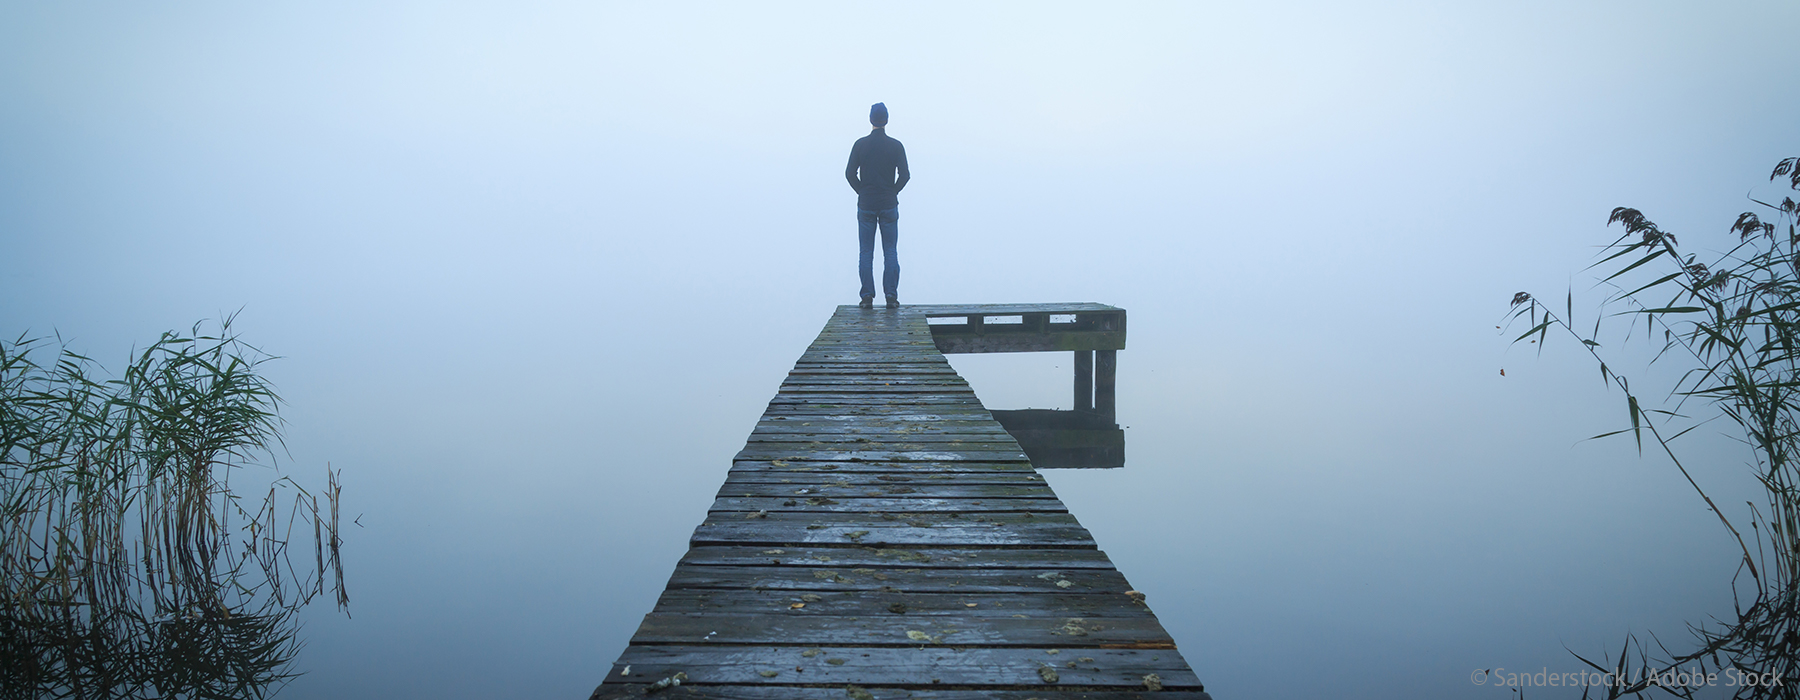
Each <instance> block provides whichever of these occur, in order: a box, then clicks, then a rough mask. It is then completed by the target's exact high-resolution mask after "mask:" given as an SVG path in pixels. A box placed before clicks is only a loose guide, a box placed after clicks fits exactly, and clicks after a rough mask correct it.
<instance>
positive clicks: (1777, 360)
mask: <svg viewBox="0 0 1800 700" xmlns="http://www.w3.org/2000/svg"><path fill="white" fill-rule="evenodd" d="M1769 179H1770V181H1773V182H1779V181H1782V180H1784V179H1785V180H1786V182H1785V183H1784V184H1785V185H1786V186H1787V188H1788V189H1790V190H1795V191H1800V159H1797V158H1789V159H1786V160H1783V161H1781V162H1780V163H1779V164H1778V165H1776V167H1775V170H1774V172H1773V173H1772V174H1771V175H1770V176H1769ZM1753 201H1756V203H1757V204H1759V205H1761V206H1762V207H1764V208H1765V212H1764V214H1765V215H1773V217H1774V219H1775V221H1763V220H1762V216H1759V215H1758V214H1757V213H1756V212H1745V213H1743V214H1742V215H1740V216H1738V218H1737V221H1736V222H1735V223H1733V224H1732V226H1731V228H1730V234H1731V236H1732V238H1730V239H1727V244H1726V246H1725V248H1726V250H1725V252H1724V253H1722V254H1720V255H1718V257H1717V258H1716V259H1714V260H1713V261H1712V262H1710V263H1704V262H1700V261H1699V260H1698V259H1697V255H1696V254H1693V253H1684V251H1683V250H1682V248H1680V246H1679V243H1678V242H1677V241H1676V238H1675V236H1674V235H1673V234H1671V233H1669V232H1667V231H1663V230H1662V229H1661V228H1659V227H1658V226H1657V225H1656V224H1655V223H1654V222H1652V221H1651V220H1650V219H1648V218H1647V217H1645V216H1644V215H1643V213H1642V212H1639V211H1638V210H1636V209H1630V208H1625V207H1620V208H1618V209H1614V210H1613V212H1612V215H1611V217H1610V218H1609V219H1608V220H1607V223H1608V225H1611V224H1615V223H1616V224H1620V225H1622V226H1623V227H1624V229H1625V232H1624V234H1623V235H1621V236H1620V237H1619V238H1618V239H1616V240H1614V241H1613V242H1612V243H1611V244H1610V245H1608V246H1607V249H1606V250H1607V254H1606V257H1604V258H1603V259H1601V260H1600V261H1599V262H1597V263H1595V264H1594V265H1593V266H1592V267H1591V268H1590V269H1599V270H1601V271H1603V272H1607V273H1608V274H1607V275H1606V277H1605V278H1604V279H1603V280H1602V281H1603V283H1605V284H1607V285H1609V286H1611V287H1612V288H1613V289H1614V290H1616V291H1615V293H1613V294H1611V295H1609V296H1608V297H1607V298H1606V300H1605V301H1604V302H1602V305H1601V306H1602V308H1601V312H1602V313H1601V314H1599V316H1598V317H1597V319H1596V321H1595V323H1594V328H1593V331H1592V333H1583V332H1582V331H1581V330H1580V329H1577V328H1576V327H1575V326H1574V325H1572V319H1573V318H1574V308H1573V294H1572V293H1571V294H1570V295H1569V296H1568V297H1567V300H1566V301H1565V302H1564V309H1563V313H1562V314H1557V313H1555V311H1554V309H1553V308H1551V307H1550V306H1548V305H1546V304H1544V303H1542V302H1541V301H1540V300H1539V299H1538V298H1536V297H1534V296H1532V295H1530V294H1528V293H1525V292H1520V293H1518V294H1517V295H1515V296H1514V297H1513V301H1512V304H1513V307H1514V308H1515V310H1514V312H1513V315H1512V318H1513V319H1514V321H1519V320H1525V321H1527V322H1529V323H1530V330H1527V331H1526V332H1525V333H1523V334H1521V335H1519V336H1518V337H1517V338H1515V339H1514V340H1513V342H1515V343H1517V342H1520V341H1524V340H1526V339H1528V338H1530V339H1535V340H1537V341H1540V342H1539V348H1540V349H1541V348H1542V347H1543V343H1542V342H1541V341H1543V340H1544V339H1545V337H1546V334H1547V333H1548V332H1549V331H1551V330H1553V329H1554V330H1556V331H1558V333H1559V334H1566V335H1568V336H1570V337H1572V338H1574V339H1575V340H1576V341H1578V342H1579V343H1580V344H1581V346H1582V347H1584V348H1586V350H1587V351H1588V352H1589V353H1591V354H1592V355H1593V357H1594V359H1595V361H1596V362H1598V363H1599V369H1600V376H1601V378H1602V380H1604V381H1606V382H1608V383H1609V384H1611V385H1612V386H1613V387H1616V388H1617V389H1619V390H1621V391H1623V392H1624V394H1625V396H1626V399H1627V403H1626V406H1627V413H1628V417H1629V419H1630V424H1631V427H1629V428H1626V429H1624V430H1620V431H1616V432H1613V433H1606V434H1603V435H1597V436H1595V437H1607V436H1610V435H1624V434H1629V435H1631V436H1633V437H1634V438H1636V440H1637V443H1638V447H1639V449H1640V450H1642V448H1643V446H1644V445H1645V443H1646V438H1648V442H1649V443H1650V444H1651V445H1652V446H1653V447H1654V448H1655V449H1658V450H1660V451H1662V452H1663V453H1665V454H1666V455H1667V456H1668V457H1669V458H1670V459H1671V460H1673V462H1674V464H1675V468H1676V469H1677V470H1679V471H1680V473H1681V475H1682V476H1683V477H1685V478H1686V479H1687V481H1688V483H1689V484H1690V485H1691V486H1692V487H1693V489H1694V491H1695V493H1697V494H1698V496H1699V498H1701V499H1702V500H1703V501H1704V502H1705V503H1706V505H1707V507H1708V508H1709V509H1710V510H1711V512H1712V513H1713V514H1714V515H1715V516H1716V517H1717V519H1718V521H1719V523H1720V525H1721V526H1722V527H1723V528H1724V529H1725V530H1726V531H1727V532H1728V533H1729V534H1730V536H1731V538H1732V541H1733V542H1735V543H1736V545H1737V547H1738V548H1739V549H1740V550H1741V553H1742V559H1741V561H1740V566H1739V576H1738V577H1735V578H1734V579H1733V581H1732V587H1733V593H1734V595H1735V600H1736V605H1735V614H1736V619H1735V620H1728V621H1719V622H1717V623H1715V624H1712V625H1696V626H1693V627H1692V628H1691V629H1692V631H1693V633H1694V635H1695V637H1696V640H1695V646H1694V648H1693V649H1692V650H1690V651H1684V652H1680V653H1676V652H1672V651H1671V650H1670V649H1669V647H1668V646H1667V645H1666V644H1664V643H1663V642H1661V641H1660V640H1656V641H1655V643H1654V645H1652V644H1647V643H1643V642H1642V641H1641V640H1638V639H1636V638H1635V637H1628V638H1627V639H1626V640H1625V642H1624V646H1623V648H1622V649H1621V650H1620V652H1619V655H1618V657H1617V658H1616V659H1615V658H1614V657H1612V656H1611V655H1610V654H1608V655H1605V656H1601V657H1598V658H1597V659H1590V658H1588V657H1585V656H1580V655H1578V658H1581V660H1582V661H1583V662H1586V663H1587V664H1588V665H1589V666H1592V667H1593V668H1595V669H1597V670H1599V671H1601V672H1603V673H1613V672H1617V673H1618V675H1617V676H1616V677H1617V678H1620V679H1622V681H1623V682H1619V683H1616V684H1613V685H1609V686H1606V687H1604V689H1603V691H1599V692H1604V693H1605V697H1608V698H1617V697H1623V696H1628V695H1629V696H1634V697H1642V696H1645V695H1646V694H1652V693H1666V694H1668V695H1673V696H1677V697H1695V696H1696V695H1704V694H1709V693H1718V692H1720V691H1719V690H1718V689H1719V688H1725V689H1727V690H1728V691H1729V692H1731V693H1732V694H1733V697H1737V698H1790V699H1791V698H1797V697H1800V589H1797V586H1800V464H1797V463H1796V461H1795V460H1796V458H1797V457H1800V229H1797V228H1796V218H1797V217H1800V204H1796V202H1795V201H1794V199H1793V198H1792V197H1791V196H1784V197H1783V198H1782V200H1781V202H1780V203H1772V202H1764V201H1760V200H1753ZM1640 276H1641V277H1642V278H1645V279H1650V281H1648V282H1646V283H1643V284H1641V285H1638V286H1631V284H1635V282H1633V283H1626V280H1628V279H1636V278H1638V277H1640ZM1652 278H1653V279H1652ZM1639 281H1641V280H1639ZM1628 287H1629V289H1628ZM1619 318H1624V319H1626V320H1627V321H1628V322H1629V327H1628V328H1627V333H1626V336H1627V337H1630V336H1632V335H1634V334H1635V331H1636V330H1638V329H1640V328H1641V329H1642V330H1643V331H1644V332H1645V333H1646V334H1647V335H1648V337H1650V338H1652V339H1653V342H1656V341H1655V339H1657V338H1660V347H1659V349H1658V352H1657V355H1656V359H1655V360H1653V362H1674V363H1679V364H1680V366H1681V369H1683V370H1684V371H1683V373H1682V374H1681V375H1680V380H1679V382H1678V383H1677V385H1676V388H1675V389H1674V391H1673V392H1672V393H1671V394H1670V395H1669V396H1668V397H1667V399H1666V400H1665V401H1659V402H1656V403H1655V404H1654V405H1656V406H1662V407H1661V408H1653V407H1651V406H1652V403H1651V402H1647V401H1644V400H1643V399H1642V397H1640V396H1639V395H1638V394H1637V393H1634V392H1633V390H1632V387H1631V383H1630V381H1629V380H1628V379H1627V378H1626V377H1625V376H1624V375H1621V374H1619V373H1618V372H1617V371H1615V368H1614V367H1613V366H1612V365H1609V364H1607V362H1606V359H1605V356H1604V353H1603V348H1602V346H1601V344H1600V343H1599V336H1600V334H1601V327H1602V325H1603V324H1604V323H1605V322H1606V321H1607V319H1619ZM1689 402H1702V403H1705V404H1710V405H1712V406H1714V407H1716V408H1717V410H1718V411H1720V413H1721V414H1722V415H1723V416H1725V417H1726V418H1728V419H1729V420H1730V421H1732V422H1733V423H1735V424H1736V425H1737V427H1738V429H1740V430H1741V431H1742V433H1743V436H1744V440H1745V442H1747V443H1748V444H1749V445H1750V446H1751V447H1753V448H1754V454H1755V455H1756V457H1755V464H1754V465H1752V466H1753V468H1754V470H1755V473H1756V478H1757V480H1758V481H1759V482H1760V483H1761V484H1762V487H1763V491H1764V496H1765V498H1764V502H1763V503H1761V504H1757V503H1749V507H1750V508H1749V511H1748V512H1749V516H1748V517H1747V518H1740V520H1739V521H1734V520H1733V518H1731V517H1729V516H1727V514H1726V513H1725V511H1723V510H1721V509H1720V508H1719V506H1718V504H1716V503H1714V502H1713V499H1712V497H1711V496H1709V495H1708V494H1707V492H1706V489H1705V488H1704V487H1703V486H1702V485H1701V484H1700V482H1699V481H1697V480H1696V479H1695V478H1694V476H1693V473H1692V471H1691V470H1690V469H1689V464H1688V463H1687V462H1685V461H1684V460H1683V459H1682V458H1681V455H1680V453H1679V452H1678V451H1677V450H1676V449H1675V444H1674V442H1675V440H1676V439H1678V438H1680V437H1681V436H1682V435H1683V434H1685V433H1686V432H1688V431H1690V430H1693V429H1694V428H1696V427H1698V424H1699V423H1701V422H1704V419H1700V420H1696V419H1695V418H1690V417H1689V416H1688V415H1687V414H1686V413H1684V410H1686V407H1687V404H1688V403H1689ZM1696 417H1697V416H1696ZM1652 646H1654V648H1652ZM1671 670H1674V671H1676V673H1670V671H1671ZM1694 670H1699V671H1701V672H1702V673H1703V674H1704V673H1714V674H1717V677H1716V679H1715V681H1713V682H1712V683H1710V684H1698V685H1696V684H1692V682H1691V681H1692V679H1693V678H1694V676H1693V674H1692V673H1688V674H1687V675H1685V676H1683V675H1681V674H1680V672H1681V671H1694ZM1749 678H1754V679H1756V681H1757V682H1755V683H1747V682H1744V681H1743V680H1742V679H1749ZM1671 679H1682V680H1687V681H1689V685H1686V686H1682V685H1677V684H1675V683H1671ZM1733 679H1738V680H1739V682H1737V683H1730V682H1728V681H1731V680H1733ZM1593 690H1594V689H1590V691H1593ZM1583 697H1587V693H1584V694H1583Z"/></svg>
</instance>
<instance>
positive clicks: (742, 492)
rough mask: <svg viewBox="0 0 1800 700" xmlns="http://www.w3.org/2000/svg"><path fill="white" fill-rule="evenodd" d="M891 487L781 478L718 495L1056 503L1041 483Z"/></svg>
mask: <svg viewBox="0 0 1800 700" xmlns="http://www.w3.org/2000/svg"><path fill="white" fill-rule="evenodd" d="M765 477H766V475H765ZM888 486H899V485H898V484H850V483H847V482H846V483H844V484H837V483H835V482H834V483H829V484H816V483H807V484H802V483H796V482H794V481H793V480H792V479H787V480H785V481H784V480H781V479H778V478H764V479H763V480H762V481H760V482H758V481H746V480H741V479H734V480H729V481H726V482H725V485H723V486H721V487H719V494H718V495H719V497H720V498H730V497H734V496H735V497H742V498H760V497H768V498H776V497H780V498H809V497H820V496H825V497H830V498H890V497H903V498H918V499H924V500H932V499H948V498H957V499H969V500H971V501H981V500H983V499H989V498H997V499H1019V498H1031V499H1044V500H1057V499H1056V493H1055V492H1054V491H1051V490H1050V487H1049V486H1047V485H1045V484H1041V483H1040V484H1030V485H1018V484H965V483H947V482H944V481H927V482H912V483H908V484H905V486H906V487H907V488H910V489H911V490H910V491H904V492H903V493H894V492H893V491H899V490H900V489H897V488H896V489H893V490H889V489H888V488H887V487H888ZM803 491H804V492H803Z"/></svg>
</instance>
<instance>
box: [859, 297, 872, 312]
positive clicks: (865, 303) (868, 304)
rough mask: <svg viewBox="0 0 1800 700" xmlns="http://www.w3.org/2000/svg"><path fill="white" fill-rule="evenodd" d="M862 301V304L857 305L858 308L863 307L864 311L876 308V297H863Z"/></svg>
mask: <svg viewBox="0 0 1800 700" xmlns="http://www.w3.org/2000/svg"><path fill="white" fill-rule="evenodd" d="M862 299H863V300H862V302H861V303H858V304H857V306H858V307H861V308H864V309H873V308H875V297H863V298H862Z"/></svg>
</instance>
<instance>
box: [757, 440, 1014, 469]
mask: <svg viewBox="0 0 1800 700" xmlns="http://www.w3.org/2000/svg"><path fill="white" fill-rule="evenodd" d="M819 437H820V438H821V439H817V440H803V439H799V438H798V437H796V436H792V435H788V436H779V435H776V436H769V438H770V439H767V440H758V441H755V442H747V444H746V445H745V446H744V453H749V454H772V453H774V452H779V451H794V452H810V453H811V454H810V455H809V456H810V458H811V459H813V460H829V459H831V458H830V457H824V456H822V455H827V454H831V453H832V452H836V451H858V452H861V451H877V452H905V453H909V454H910V453H915V452H936V451H945V450H948V451H952V452H957V453H966V452H1004V453H1007V454H1024V452H1023V451H1022V450H1020V449H1019V443H1018V441H1017V440H1014V439H1012V437H1010V436H1008V437H1006V438H1004V439H1000V440H990V441H986V442H983V441H981V440H980V439H979V438H977V437H976V436H974V435H970V436H966V437H956V436H951V437H950V438H949V439H943V438H938V439H934V440H923V439H921V440H910V439H908V436H905V435H879V434H877V435H861V436H853V437H849V438H842V439H840V438H836V437H833V436H819ZM782 438H785V439H782ZM960 459H967V458H960ZM1007 459H1009V460H1010V459H1016V458H1011V457H1009V458H1007ZM906 461H909V462H911V461H918V460H917V458H912V457H908V458H906Z"/></svg>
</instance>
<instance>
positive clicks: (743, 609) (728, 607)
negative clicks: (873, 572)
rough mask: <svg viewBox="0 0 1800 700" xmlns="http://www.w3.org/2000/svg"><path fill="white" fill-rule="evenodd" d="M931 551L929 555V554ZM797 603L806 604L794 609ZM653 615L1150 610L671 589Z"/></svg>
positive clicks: (1112, 603)
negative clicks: (680, 613)
mask: <svg viewBox="0 0 1800 700" xmlns="http://www.w3.org/2000/svg"><path fill="white" fill-rule="evenodd" d="M927 551H931V550H927ZM795 603H806V606H805V607H803V608H795V607H794V604H795ZM656 612H687V613H705V612H728V613H755V612H780V613H783V614H793V615H861V616H868V615H903V616H907V617H914V616H922V615H985V616H991V617H1009V618H1018V617H1025V618H1057V617H1090V618H1091V617H1136V616H1144V615H1150V614H1152V613H1151V611H1150V606H1148V605H1147V604H1145V603H1142V602H1138V600H1137V599H1135V598H1133V597H1132V596H1129V595H1124V594H1121V595H1096V594H1093V593H1063V592H1060V591H1059V592H1056V593H979V592H975V591H963V592H958V593H915V592H911V591H897V590H896V591H883V590H874V591H785V590H755V591H752V590H690V589H675V588H671V589H668V590H665V591H663V594H662V596H661V597H660V598H658V599H657V602H656Z"/></svg>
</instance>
